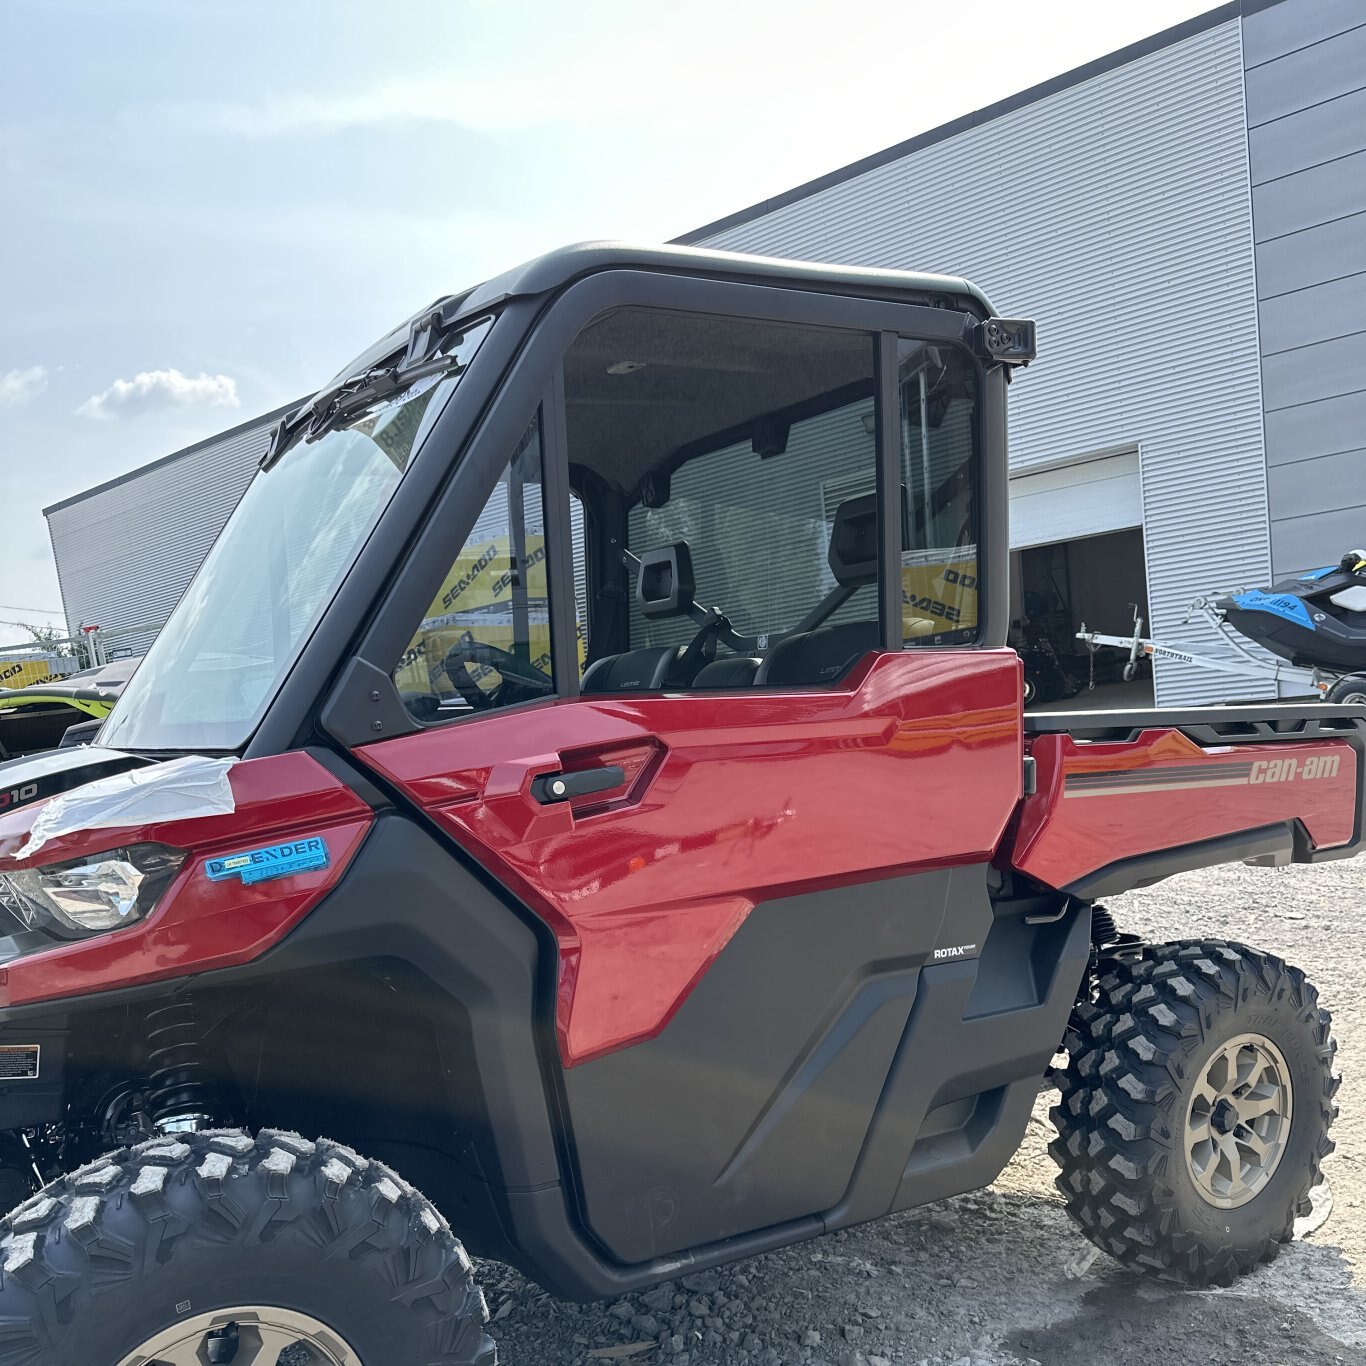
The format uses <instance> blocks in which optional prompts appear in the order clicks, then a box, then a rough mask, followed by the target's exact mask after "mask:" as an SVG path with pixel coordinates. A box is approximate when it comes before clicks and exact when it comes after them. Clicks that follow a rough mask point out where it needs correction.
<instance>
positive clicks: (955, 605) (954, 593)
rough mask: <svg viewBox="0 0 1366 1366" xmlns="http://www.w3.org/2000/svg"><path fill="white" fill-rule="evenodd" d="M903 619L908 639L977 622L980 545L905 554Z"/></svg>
mask: <svg viewBox="0 0 1366 1366" xmlns="http://www.w3.org/2000/svg"><path fill="white" fill-rule="evenodd" d="M901 620H902V627H903V629H904V631H905V635H906V639H907V640H914V639H915V638H916V637H917V636H931V635H938V634H940V633H941V632H943V631H963V630H968V631H971V630H974V629H975V628H976V626H977V549H976V547H975V546H968V547H964V548H962V549H961V550H960V549H952V550H921V551H914V552H910V553H908V554H906V555H904V556H903V557H902V566H901Z"/></svg>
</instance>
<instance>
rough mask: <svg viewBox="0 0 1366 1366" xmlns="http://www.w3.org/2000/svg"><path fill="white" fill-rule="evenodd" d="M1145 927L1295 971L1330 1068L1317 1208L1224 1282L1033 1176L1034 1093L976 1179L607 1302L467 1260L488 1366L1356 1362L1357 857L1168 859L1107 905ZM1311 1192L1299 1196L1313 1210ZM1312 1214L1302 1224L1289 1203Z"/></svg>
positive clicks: (1362, 873)
mask: <svg viewBox="0 0 1366 1366" xmlns="http://www.w3.org/2000/svg"><path fill="white" fill-rule="evenodd" d="M1111 909H1112V910H1113V911H1114V912H1115V914H1116V917H1117V919H1118V920H1119V922H1120V927H1121V928H1122V929H1125V930H1129V931H1132V932H1135V933H1138V934H1142V935H1143V936H1144V937H1145V938H1147V939H1149V940H1154V941H1157V940H1167V939H1177V938H1191V937H1199V936H1204V935H1208V936H1218V937H1223V938H1228V939H1236V940H1242V941H1243V942H1245V943H1248V944H1252V945H1254V946H1256V947H1258V948H1261V949H1265V950H1268V951H1270V952H1272V953H1276V954H1280V955H1281V956H1282V957H1284V958H1286V959H1287V960H1289V961H1290V962H1293V963H1296V964H1297V965H1298V966H1300V967H1302V968H1304V970H1305V971H1306V972H1307V973H1308V974H1309V976H1310V977H1311V978H1312V979H1313V981H1314V982H1315V983H1316V984H1317V986H1318V988H1319V991H1320V993H1321V995H1322V998H1323V1003H1324V1004H1325V1005H1326V1006H1327V1007H1328V1008H1329V1009H1330V1010H1331V1011H1332V1012H1333V1016H1334V1021H1335V1032H1336V1035H1337V1039H1338V1045H1339V1050H1340V1052H1339V1062H1340V1065H1341V1068H1342V1072H1343V1075H1344V1083H1343V1088H1342V1091H1341V1093H1340V1096H1339V1101H1340V1104H1341V1107H1342V1116H1341V1119H1340V1120H1339V1121H1338V1124H1337V1125H1336V1127H1335V1128H1334V1131H1333V1132H1334V1137H1335V1138H1336V1140H1337V1144H1338V1149H1337V1152H1336V1154H1335V1155H1334V1156H1333V1157H1332V1158H1330V1159H1329V1161H1328V1163H1327V1164H1326V1168H1325V1170H1326V1175H1327V1181H1328V1188H1329V1191H1330V1192H1331V1212H1330V1213H1329V1215H1328V1218H1327V1220H1326V1222H1324V1223H1323V1224H1322V1226H1321V1227H1319V1228H1318V1229H1317V1230H1316V1231H1315V1232H1313V1233H1311V1234H1308V1236H1306V1237H1304V1238H1303V1239H1299V1240H1297V1241H1296V1242H1295V1243H1293V1244H1292V1245H1291V1246H1290V1247H1288V1248H1287V1249H1286V1250H1285V1251H1284V1252H1283V1253H1282V1254H1281V1256H1280V1258H1279V1260H1278V1261H1276V1262H1275V1263H1274V1264H1273V1265H1271V1266H1269V1267H1264V1268H1262V1269H1261V1270H1260V1271H1258V1272H1257V1273H1256V1274H1255V1275H1253V1276H1250V1277H1248V1278H1247V1279H1246V1280H1244V1281H1241V1282H1240V1283H1239V1284H1238V1285H1236V1286H1235V1287H1234V1288H1233V1289H1232V1290H1227V1291H1214V1292H1205V1293H1187V1292H1181V1291H1178V1290H1176V1289H1174V1288H1173V1287H1169V1286H1166V1285H1164V1284H1162V1283H1160V1282H1152V1281H1146V1280H1143V1279H1141V1278H1139V1277H1136V1276H1134V1275H1132V1274H1130V1273H1128V1272H1126V1271H1124V1270H1122V1269H1121V1268H1120V1267H1119V1266H1118V1265H1117V1264H1116V1263H1114V1262H1113V1261H1111V1260H1110V1259H1109V1258H1108V1257H1106V1256H1104V1255H1103V1254H1095V1255H1094V1256H1093V1255H1092V1254H1093V1249H1092V1248H1091V1245H1090V1244H1089V1243H1088V1242H1086V1241H1085V1239H1083V1238H1082V1236H1081V1235H1080V1234H1079V1233H1077V1232H1076V1231H1075V1229H1074V1228H1073V1227H1072V1225H1071V1224H1070V1222H1069V1221H1068V1219H1067V1216H1066V1215H1065V1213H1064V1212H1063V1209H1062V1205H1061V1203H1060V1201H1059V1199H1058V1197H1057V1195H1056V1193H1055V1192H1054V1190H1053V1184H1052V1183H1053V1172H1054V1168H1053V1164H1052V1162H1051V1161H1050V1159H1049V1158H1048V1156H1047V1153H1046V1152H1045V1145H1046V1144H1047V1141H1048V1138H1049V1136H1050V1135H1051V1133H1052V1126H1051V1125H1049V1124H1048V1122H1047V1110H1048V1106H1049V1104H1051V1103H1052V1097H1053V1093H1052V1092H1045V1093H1044V1094H1043V1095H1041V1096H1040V1098H1039V1104H1038V1106H1037V1107H1036V1110H1035V1113H1034V1118H1033V1120H1032V1122H1031V1124H1030V1128H1029V1133H1028V1135H1027V1137H1026V1139H1025V1142H1024V1144H1023V1145H1022V1147H1021V1149H1020V1152H1019V1154H1018V1155H1017V1156H1016V1157H1015V1159H1014V1161H1012V1163H1011V1164H1010V1166H1009V1167H1008V1168H1007V1169H1006V1171H1005V1172H1004V1173H1003V1174H1002V1175H1001V1178H1000V1180H999V1181H998V1182H997V1183H996V1184H995V1185H994V1186H993V1187H991V1188H990V1189H988V1190H985V1191H978V1192H975V1193H973V1194H971V1195H965V1196H960V1197H958V1198H957V1199H954V1200H947V1201H943V1202H941V1203H940V1204H936V1205H929V1206H926V1207H925V1208H923V1209H919V1210H914V1211H912V1212H910V1213H909V1214H905V1215H898V1216H896V1217H894V1218H891V1219H887V1220H883V1221H881V1222H879V1223H876V1224H869V1225H865V1226H864V1227H862V1228H858V1229H854V1230H851V1231H849V1232H847V1233H838V1234H833V1235H831V1236H829V1237H826V1238H822V1239H818V1240H816V1241H814V1242H810V1243H804V1244H801V1245H799V1246H797V1247H793V1248H788V1249H785V1250H784V1251H781V1252H776V1253H771V1254H769V1255H768V1256H765V1257H761V1258H757V1259H755V1260H753V1261H749V1262H742V1263H739V1264H737V1265H735V1266H733V1267H728V1268H725V1269H723V1270H722V1271H720V1272H708V1273H704V1274H701V1275H697V1276H686V1277H684V1278H683V1279H682V1280H681V1281H678V1282H673V1283H670V1284H668V1285H664V1286H660V1287H657V1288H656V1289H654V1290H651V1291H647V1292H645V1293H643V1294H640V1295H634V1296H631V1297H630V1298H629V1299H627V1300H621V1301H618V1302H617V1303H615V1304H599V1305H588V1306H580V1305H568V1304H563V1303H559V1302H557V1301H555V1300H553V1299H551V1298H550V1297H549V1296H548V1295H546V1294H544V1293H543V1292H541V1291H540V1290H538V1289H537V1288H536V1287H535V1286H533V1285H531V1284H530V1283H528V1282H527V1281H525V1280H524V1279H522V1278H521V1277H520V1276H518V1275H517V1274H516V1273H515V1272H513V1271H510V1270H509V1269H508V1268H506V1267H501V1266H496V1265H492V1264H488V1265H485V1266H484V1267H483V1268H482V1272H483V1277H484V1284H485V1287H486V1289H487V1292H488V1298H489V1305H490V1308H491V1309H492V1311H493V1313H494V1318H495V1322H494V1324H493V1329H492V1331H493V1333H494V1335H495V1336H496V1337H497V1338H498V1340H499V1346H500V1360H501V1361H502V1362H503V1363H505V1366H570V1364H571V1363H573V1364H574V1366H579V1363H591V1362H595V1361H604V1360H605V1361H614V1360H622V1361H628V1362H635V1363H641V1364H642V1366H655V1363H659V1364H660V1366H779V1363H783V1364H784V1366H793V1364H794V1363H802V1364H803V1366H807V1364H808V1363H809V1366H890V1363H894V1362H895V1363H907V1364H908V1366H922V1364H927V1366H1029V1364H1030V1363H1038V1366H1096V1364H1097V1363H1104V1366H1157V1363H1165V1362H1168V1361H1187V1362H1201V1363H1208V1364H1209V1366H1244V1364H1245V1363H1254V1362H1255V1363H1257V1364H1258V1366H1334V1363H1366V993H1363V990H1362V952H1361V949H1362V939H1363V936H1362V931H1361V923H1362V922H1361V917H1362V914H1363V911H1364V910H1366V858H1363V859H1356V860H1352V861H1351V862H1347V863H1334V864H1327V865H1324V866H1321V867H1317V868H1288V869H1282V870H1268V869H1252V868H1243V867H1231V868H1221V869H1213V870H1210V871H1207V872H1200V873H1188V874H1186V875H1184V876H1182V877H1179V878H1173V879H1171V880H1170V881H1168V882H1165V883H1162V884H1160V885H1159V886H1157V887H1154V888H1150V889H1148V890H1147V891H1143V892H1132V893H1130V894H1129V895H1127V896H1124V897H1120V898H1117V899H1116V900H1115V901H1114V902H1112V903H1111ZM1325 1207H1326V1203H1325V1202H1320V1209H1319V1213H1320V1214H1321V1213H1322V1209H1323V1208H1325ZM1311 1222H1312V1221H1311Z"/></svg>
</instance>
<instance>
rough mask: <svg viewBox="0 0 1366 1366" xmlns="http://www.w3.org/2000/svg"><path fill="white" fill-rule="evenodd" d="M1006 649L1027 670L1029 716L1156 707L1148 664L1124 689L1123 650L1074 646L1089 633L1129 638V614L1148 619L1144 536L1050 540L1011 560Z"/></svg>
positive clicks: (1131, 618) (1133, 531) (1139, 533)
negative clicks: (1016, 655) (1008, 647)
mask: <svg viewBox="0 0 1366 1366" xmlns="http://www.w3.org/2000/svg"><path fill="white" fill-rule="evenodd" d="M1010 560H1011V565H1010V568H1011V613H1010V615H1011V635H1010V643H1011V644H1012V645H1013V646H1014V647H1015V649H1016V650H1018V651H1019V653H1020V658H1021V659H1023V660H1024V666H1025V703H1026V705H1027V706H1028V707H1030V708H1031V709H1032V710H1040V709H1050V708H1051V709H1053V710H1066V709H1070V708H1078V709H1088V710H1089V709H1096V710H1105V709H1109V708H1119V707H1147V706H1151V705H1152V704H1153V681H1152V670H1151V667H1150V665H1149V664H1148V662H1147V661H1146V660H1144V661H1142V662H1141V663H1140V665H1139V672H1138V675H1137V677H1136V678H1134V679H1133V680H1132V681H1130V682H1126V681H1125V679H1124V677H1123V672H1122V671H1123V667H1124V664H1125V663H1126V656H1125V655H1124V653H1123V652H1122V651H1120V650H1108V649H1107V650H1100V651H1098V652H1097V653H1096V654H1094V655H1092V654H1090V653H1089V652H1088V651H1087V650H1086V648H1085V647H1084V646H1083V645H1082V644H1081V642H1080V641H1079V640H1077V638H1076V636H1077V632H1078V631H1079V630H1080V629H1081V627H1082V625H1083V623H1084V624H1085V625H1086V626H1088V627H1090V628H1091V629H1092V630H1097V631H1104V632H1107V633H1109V634H1113V635H1124V636H1127V635H1131V634H1132V633H1133V629H1134V612H1135V610H1137V612H1138V614H1139V616H1141V617H1142V618H1143V620H1144V622H1145V623H1146V622H1147V620H1148V591H1147V571H1146V566H1145V563H1144V557H1143V532H1142V530H1141V529H1140V528H1138V527H1134V528H1130V529H1128V530H1125V531H1112V532H1108V533H1106V534H1105V535H1101V536H1086V537H1082V538H1079V539H1077V540H1071V541H1054V542H1051V543H1050V544H1048V545H1037V546H1030V547H1029V548H1027V549H1025V550H1018V551H1015V552H1014V553H1013V554H1012V555H1011V557H1010Z"/></svg>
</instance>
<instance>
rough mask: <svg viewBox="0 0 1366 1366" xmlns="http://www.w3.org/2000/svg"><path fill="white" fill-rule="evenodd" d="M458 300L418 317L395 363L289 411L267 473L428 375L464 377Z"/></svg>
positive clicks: (268, 456)
mask: <svg viewBox="0 0 1366 1366" xmlns="http://www.w3.org/2000/svg"><path fill="white" fill-rule="evenodd" d="M458 305H459V301H458V300H449V301H447V302H446V303H445V304H442V305H438V306H437V307H436V308H434V309H432V310H431V311H430V312H427V313H424V314H422V315H421V316H419V317H417V318H414V319H413V321H412V325H411V326H410V327H409V329H408V345H407V347H406V348H405V350H404V352H403V355H402V356H401V357H400V358H399V359H398V360H397V361H396V362H395V363H394V364H392V365H385V364H380V365H375V366H372V367H371V368H370V369H368V370H363V371H361V372H360V373H359V374H356V375H351V376H348V377H347V378H346V379H343V380H341V381H340V382H339V383H337V384H334V385H332V386H331V387H330V388H328V389H324V390H322V391H321V392H320V393H318V394H315V395H314V397H313V398H312V399H310V400H309V402H308V403H305V404H304V405H303V406H302V407H300V408H296V409H295V410H294V412H292V413H287V414H286V415H285V416H284V417H283V418H281V419H280V421H279V422H278V423H276V425H275V428H274V430H273V431H272V432H271V434H270V441H269V443H268V445H267V446H266V450H265V454H263V455H262V456H261V465H260V467H261V469H263V470H268V469H270V468H271V466H272V465H274V464H275V463H276V462H277V461H278V460H279V459H280V457H281V456H282V455H283V454H284V453H285V452H286V451H287V450H288V449H289V448H290V447H291V446H293V445H294V444H295V443H296V442H298V441H301V440H302V441H316V440H318V438H319V437H322V436H326V435H327V433H328V432H332V431H336V429H337V428H338V427H343V426H345V425H346V424H347V423H348V422H350V421H352V420H353V419H355V418H357V417H360V416H361V415H362V414H363V413H366V412H368V411H369V410H370V409H371V408H373V407H374V406H375V405H376V404H377V403H383V402H384V400H385V399H388V398H392V397H393V396H394V395H395V394H397V393H400V392H401V391H402V390H404V389H407V388H409V387H411V386H412V385H413V384H415V383H416V382H417V381H418V380H420V379H425V378H426V377H427V376H429V375H440V374H459V372H460V370H461V369H462V368H463V367H462V366H461V365H460V363H459V362H458V360H457V359H456V357H455V355H454V354H453V351H454V347H455V346H458V345H459V343H460V342H461V341H462V340H463V337H464V332H465V331H466V330H467V329H465V328H462V329H461V330H460V331H459V332H457V331H455V330H454V328H453V321H454V319H453V318H448V316H447V314H448V312H449V313H451V314H453V313H454V312H455V310H456V308H457V307H458Z"/></svg>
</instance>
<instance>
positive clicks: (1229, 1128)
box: [1184, 1034, 1294, 1209]
mask: <svg viewBox="0 0 1366 1366" xmlns="http://www.w3.org/2000/svg"><path fill="white" fill-rule="evenodd" d="M1293 1108H1294V1095H1293V1093H1292V1090H1291V1085H1290V1069H1289V1068H1288V1067H1287V1066H1286V1063H1285V1058H1284V1057H1283V1056H1282V1054H1281V1051H1280V1049H1278V1048H1277V1047H1276V1045H1275V1044H1274V1043H1272V1042H1271V1040H1270V1039H1268V1038H1266V1037H1264V1036H1263V1035H1261V1034H1239V1035H1238V1037H1237V1038H1235V1039H1230V1040H1229V1041H1228V1042H1227V1043H1225V1044H1223V1045H1221V1046H1220V1048H1219V1049H1218V1051H1217V1052H1216V1053H1215V1054H1214V1056H1213V1057H1212V1058H1211V1059H1210V1060H1209V1062H1208V1063H1207V1064H1206V1065H1205V1068H1204V1070H1203V1072H1201V1074H1200V1079H1199V1080H1198V1081H1197V1082H1196V1084H1195V1090H1194V1091H1193V1093H1192V1094H1191V1099H1190V1104H1189V1106H1187V1108H1186V1136H1185V1137H1186V1141H1185V1145H1184V1146H1185V1150H1186V1170H1187V1171H1188V1172H1189V1173H1190V1176H1191V1180H1192V1181H1194V1183H1195V1188H1196V1190H1197V1191H1199V1192H1200V1195H1201V1197H1202V1198H1203V1199H1204V1200H1205V1201H1206V1202H1207V1203H1208V1204H1211V1205H1214V1206H1215V1207H1216V1208H1218V1209H1237V1208H1238V1207H1239V1206H1240V1205H1246V1204H1247V1203H1248V1201H1250V1200H1255V1199H1256V1198H1257V1196H1258V1195H1260V1194H1261V1192H1262V1191H1263V1190H1264V1189H1265V1188H1266V1185H1267V1183H1268V1182H1269V1181H1270V1180H1271V1178H1272V1177H1273V1176H1274V1175H1275V1174H1276V1168H1277V1167H1279V1166H1280V1164H1281V1158H1282V1157H1284V1156H1285V1145H1286V1142H1287V1141H1288V1139H1289V1137H1290V1121H1291V1117H1292V1112H1293Z"/></svg>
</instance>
